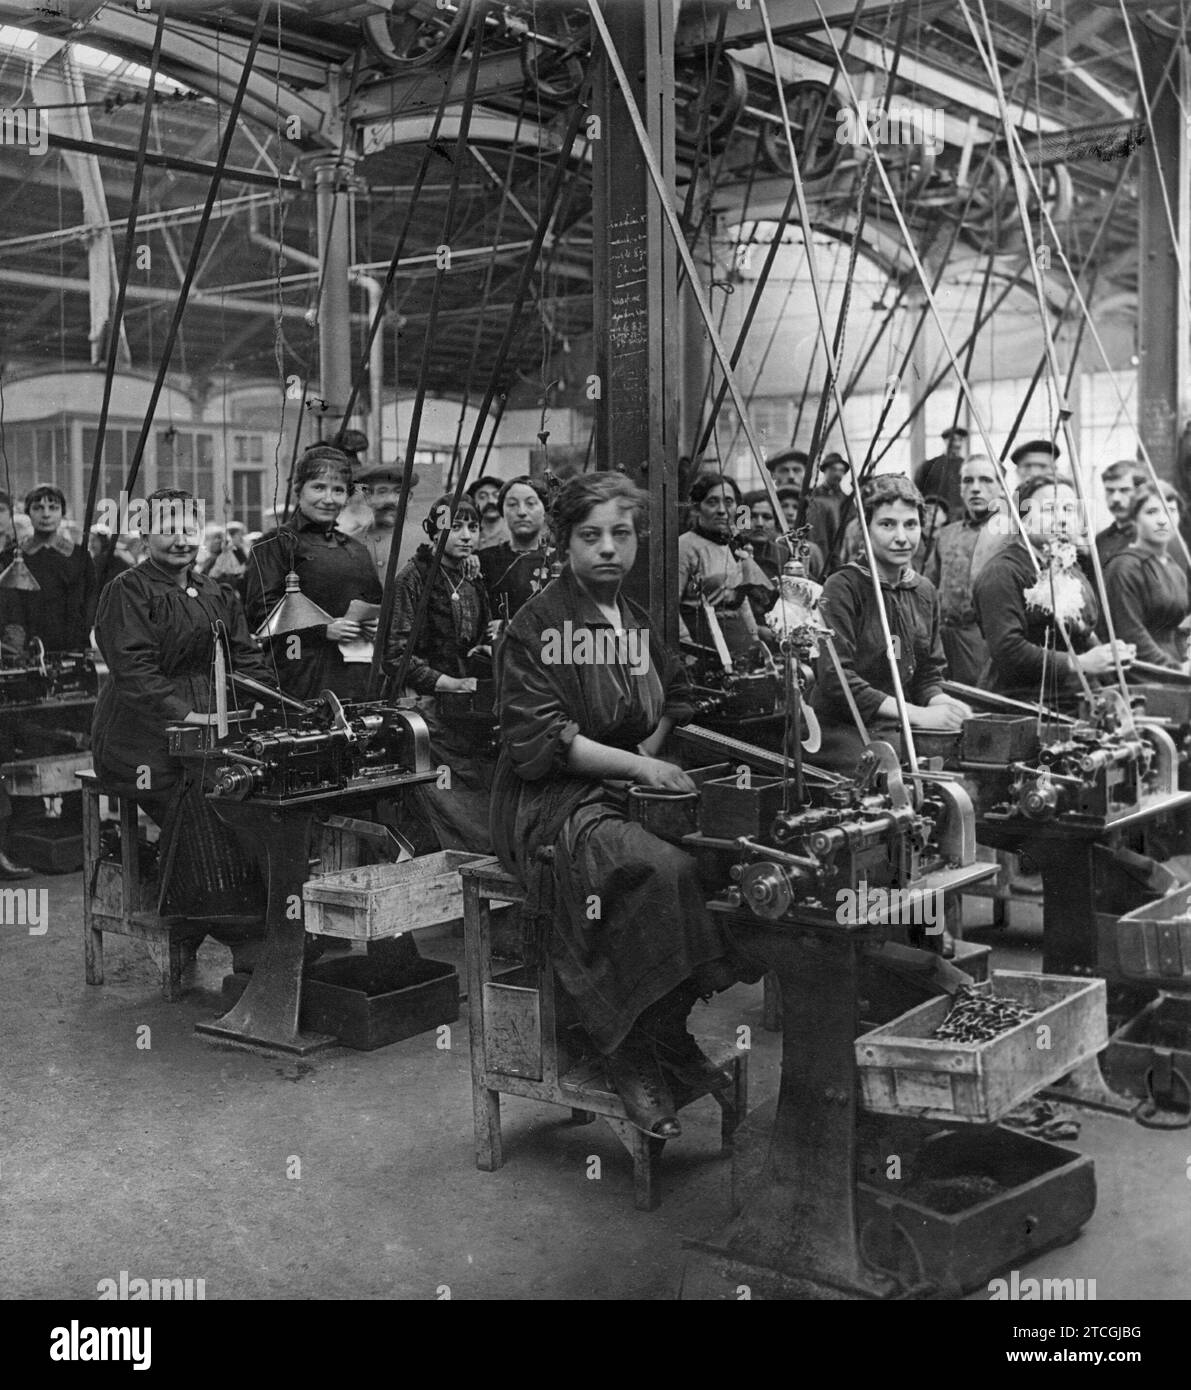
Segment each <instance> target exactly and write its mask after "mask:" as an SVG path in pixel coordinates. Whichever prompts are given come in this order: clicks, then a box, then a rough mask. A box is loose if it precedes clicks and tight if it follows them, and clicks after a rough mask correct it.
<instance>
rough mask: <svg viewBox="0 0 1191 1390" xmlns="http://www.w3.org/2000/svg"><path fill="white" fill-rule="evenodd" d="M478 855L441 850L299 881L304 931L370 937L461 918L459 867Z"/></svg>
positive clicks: (349, 938)
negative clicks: (303, 905) (394, 862)
mask: <svg viewBox="0 0 1191 1390" xmlns="http://www.w3.org/2000/svg"><path fill="white" fill-rule="evenodd" d="M486 857H487V856H485V855H482V854H467V853H465V852H464V851H463V850H456V849H444V850H439V851H438V852H437V853H435V854H423V855H419V856H418V858H416V859H406V860H404V861H403V862H402V863H400V864H365V865H362V866H361V867H360V868H357V869H343V870H341V871H340V872H338V873H333V874H322V875H320V876H319V877H318V878H312V879H308V880H307V881H306V882H305V883H304V884H303V885H302V901H303V903H304V904H305V922H306V930H307V931H311V932H317V933H318V934H319V935H320V936H339V937H342V938H344V940H347V941H375V940H377V939H378V938H380V937H385V936H398V935H400V934H401V933H402V932H406V931H415V930H416V929H417V928H418V927H432V926H436V925H437V924H438V923H440V922H450V921H454V920H455V919H456V918H459V917H462V916H463V886H462V884H461V882H460V880H459V869H460V867H461V866H462V865H464V864H471V863H474V862H475V861H476V860H477V859H484V858H486Z"/></svg>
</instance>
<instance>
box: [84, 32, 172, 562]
mask: <svg viewBox="0 0 1191 1390" xmlns="http://www.w3.org/2000/svg"><path fill="white" fill-rule="evenodd" d="M164 32H165V12H164V11H159V12H158V15H157V27H156V28H155V29H154V31H153V52H152V54H151V55H150V58H149V85H148V87H147V89H146V91H145V110H144V114H143V115H142V117H141V133H140V138H139V140H138V141H137V154H138V156H139V158H138V159H137V164H136V168H135V169H134V170H133V173H132V192H131V193H130V195H129V201H128V224H127V229H126V231H125V234H124V250H123V253H122V254H121V257H120V271H119V279H118V280H117V283H116V303H115V306H114V307H113V309H112V315H111V320H110V322H109V323H108V352H107V363H106V364H105V367H104V373H103V399H102V401H101V402H100V405H99V422H98V424H97V425H96V428H95V451H94V453H93V454H92V456H91V476H90V478H89V479H88V480H87V504H86V506H85V507H84V508H83V544H84V545H86V544H87V538H88V537H89V536H90V534H91V522H92V521H93V520H94V519H95V503H96V499H97V498H98V496H99V475H100V473H101V471H102V468H103V446H104V443H105V441H106V439H107V428H108V412H109V411H110V409H111V404H112V385H113V383H114V382H115V379H116V366H117V364H118V362H119V360H120V332H121V329H122V328H123V326H124V303H125V300H126V298H127V295H128V280H129V277H130V276H131V274H132V258H133V254H134V252H135V242H136V227H137V217H138V216H139V214H140V208H141V187H142V185H143V183H144V178H145V159H144V156H145V151H146V150H147V149H148V148H149V127H150V125H151V123H152V118H153V102H154V99H155V98H156V96H157V68H158V64H159V62H160V60H161V40H162V36H163V34H164Z"/></svg>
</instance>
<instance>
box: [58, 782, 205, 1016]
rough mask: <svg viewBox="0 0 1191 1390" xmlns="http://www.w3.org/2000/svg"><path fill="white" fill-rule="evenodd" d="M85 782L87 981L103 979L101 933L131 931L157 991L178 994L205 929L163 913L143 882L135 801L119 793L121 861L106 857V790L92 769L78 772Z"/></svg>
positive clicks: (126, 933)
mask: <svg viewBox="0 0 1191 1390" xmlns="http://www.w3.org/2000/svg"><path fill="white" fill-rule="evenodd" d="M76 775H77V776H78V779H79V781H80V782H81V783H82V787H83V951H84V957H85V960H86V978H87V983H88V984H89V985H101V984H103V936H104V933H105V932H113V933H115V934H116V935H118V936H131V937H135V938H136V939H137V940H138V941H145V942H148V944H149V947H150V949H151V951H152V952H153V957H154V961H155V963H156V965H157V968H158V972H159V974H160V977H161V992H162V994H163V995H164V996H165V997H166V999H168V1000H169V1001H170V1002H171V1003H173V1002H174V1001H175V1000H177V999H179V998H180V997H181V995H182V970H183V968H184V967H185V965H186V962H187V960H188V958H190V957H191V956H192V955H193V952H194V950H197V948H198V945H199V943H200V942H201V941H202V939H203V936H204V935H205V932H204V931H203V930H201V929H200V930H198V931H196V930H195V927H194V924H193V923H191V922H188V921H187V920H186V918H184V917H161V916H159V915H158V913H157V912H156V911H155V904H154V903H153V902H152V894H151V893H150V891H149V889H148V888H147V886H146V885H145V884H144V883H142V881H141V875H140V864H139V862H138V851H139V848H140V844H139V834H138V829H137V802H136V798H135V797H131V796H121V797H120V862H119V863H118V864H117V863H116V862H115V860H112V859H104V858H103V857H102V847H101V844H100V820H99V798H100V797H101V796H102V795H104V789H103V787H102V786H100V783H99V780H98V778H97V777H96V776H95V774H94V772H80V773H77V774H76Z"/></svg>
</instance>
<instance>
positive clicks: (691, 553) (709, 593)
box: [678, 473, 777, 657]
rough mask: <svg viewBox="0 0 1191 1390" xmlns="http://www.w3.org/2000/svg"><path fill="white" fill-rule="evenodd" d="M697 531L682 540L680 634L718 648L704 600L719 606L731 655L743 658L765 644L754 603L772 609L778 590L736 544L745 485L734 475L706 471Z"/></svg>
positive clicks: (700, 482)
mask: <svg viewBox="0 0 1191 1390" xmlns="http://www.w3.org/2000/svg"><path fill="white" fill-rule="evenodd" d="M691 505H692V508H693V511H694V529H693V530H691V531H684V532H683V533H682V535H681V536H679V538H678V594H679V621H678V628H679V634H680V636H681V637H682V639H683V641H686V642H694V643H697V644H698V645H700V646H702V647H714V646H715V640H714V636H713V634H712V632H711V625H710V624H709V623H708V621H707V610H706V608H705V607H704V605H705V604H709V605H710V606H711V607H712V608H713V609H714V610H715V616H716V618H717V620H718V622H719V626H720V631H721V632H722V633H723V636H724V641H725V643H726V644H727V647H728V651H729V653H730V654H731V655H732V656H733V657H736V656H744V655H747V654H748V653H749V652H751V651H754V650H755V649H756V647H757V645H758V643H759V642H760V640H761V639H760V636H759V634H758V631H757V620H756V618H755V617H754V615H753V609H752V606H751V604H750V602H749V599H750V598H751V597H756V598H758V599H759V600H760V601H761V602H762V604H763V605H764V608H766V609H768V608H769V606H770V605H771V604H772V602H773V600H774V599H775V598H776V597H777V590H776V588H775V587H774V585H773V584H771V583H770V581H769V580H768V579H767V578H766V576H765V573H764V571H763V570H762V569H761V567H760V566H759V565H758V564H757V562H756V561H755V560H753V559H752V557H751V556H750V555H748V554H747V553H744V554H740V553H738V552H737V550H736V549H735V548H734V546H733V544H732V539H733V533H734V530H735V526H734V522H735V519H736V513H737V511H738V510H739V509H740V506H741V502H740V489H739V488H738V487H737V486H736V484H735V483H734V482H733V481H732V479H731V478H727V477H723V476H722V475H719V474H715V473H704V474H702V475H701V476H700V477H699V478H697V479H696V480H695V483H694V485H693V486H692V488H691Z"/></svg>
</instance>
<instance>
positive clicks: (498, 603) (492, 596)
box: [480, 474, 554, 623]
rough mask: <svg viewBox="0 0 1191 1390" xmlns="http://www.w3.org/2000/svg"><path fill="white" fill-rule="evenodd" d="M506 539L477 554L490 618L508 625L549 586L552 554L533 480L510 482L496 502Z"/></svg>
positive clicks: (541, 501)
mask: <svg viewBox="0 0 1191 1390" xmlns="http://www.w3.org/2000/svg"><path fill="white" fill-rule="evenodd" d="M498 505H499V507H500V511H501V515H502V516H503V518H504V523H505V526H506V527H507V528H508V532H509V539H508V540H507V541H501V542H500V544H499V545H493V546H489V547H488V549H487V550H481V551H480V572H481V574H482V576H483V580H484V588H485V590H486V591H487V594H488V604H489V606H490V607H491V609H492V616H493V617H494V618H496V619H497V620H499V621H500V622H506V623H507V622H508V621H509V620H510V619H511V618H514V617H515V616H516V615H517V613H518V612H519V611H520V609H521V607H522V605H523V604H524V603H525V602H526V601H527V600H528V599H530V598H532V597H533V595H534V594H536V593H538V592H540V590H542V589H544V588H545V587H546V585H547V584H548V583H549V582H550V577H551V575H550V570H551V562H552V561H553V559H554V552H553V550H552V548H551V546H550V536H549V532H548V530H547V527H546V505H545V499H544V498H543V496H542V493H541V491H540V490H539V487H538V484H537V483H536V482H535V481H534V479H533V478H531V477H529V476H528V475H525V474H523V475H522V476H521V477H519V478H510V479H509V480H508V482H507V483H505V485H504V486H503V487H502V488H501V490H500V498H499V501H498Z"/></svg>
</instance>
